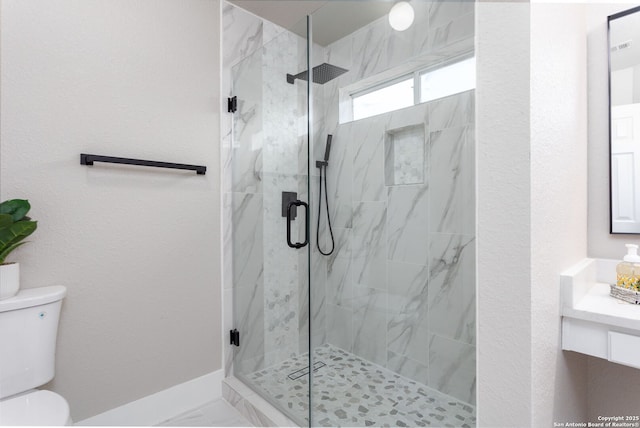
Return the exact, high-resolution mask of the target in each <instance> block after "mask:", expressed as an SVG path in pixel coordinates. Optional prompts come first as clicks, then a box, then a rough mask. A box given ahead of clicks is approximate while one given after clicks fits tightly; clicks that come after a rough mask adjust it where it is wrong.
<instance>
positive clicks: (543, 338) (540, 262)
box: [531, 3, 587, 427]
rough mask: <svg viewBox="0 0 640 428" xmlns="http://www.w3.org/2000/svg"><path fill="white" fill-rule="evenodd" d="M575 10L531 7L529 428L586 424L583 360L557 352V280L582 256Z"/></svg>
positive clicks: (583, 85) (581, 57) (583, 171)
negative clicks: (530, 383)
mask: <svg viewBox="0 0 640 428" xmlns="http://www.w3.org/2000/svg"><path fill="white" fill-rule="evenodd" d="M584 8H585V6H584V5H581V4H539V3H532V4H531V321H532V322H531V325H532V328H531V352H532V358H531V377H532V394H531V399H532V409H533V413H532V426H534V427H542V426H553V422H554V421H557V422H566V421H585V420H586V413H587V409H586V405H587V394H586V389H587V388H586V386H587V382H586V374H587V372H586V357H584V356H581V355H580V354H576V353H572V352H562V351H561V322H560V292H559V279H560V278H559V274H560V272H562V271H563V270H565V269H567V268H569V267H571V266H573V265H574V264H575V263H577V262H579V261H580V260H582V259H583V258H584V257H586V254H587V234H586V229H587V144H586V142H587V69H586V63H587V59H586V54H587V46H586V42H587V41H586V37H585V12H584Z"/></svg>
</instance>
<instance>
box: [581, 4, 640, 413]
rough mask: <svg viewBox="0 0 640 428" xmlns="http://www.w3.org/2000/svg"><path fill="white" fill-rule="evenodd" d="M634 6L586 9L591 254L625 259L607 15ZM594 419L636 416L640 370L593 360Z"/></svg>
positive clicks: (638, 239) (627, 239)
mask: <svg viewBox="0 0 640 428" xmlns="http://www.w3.org/2000/svg"><path fill="white" fill-rule="evenodd" d="M633 6H635V4H600V5H598V4H593V5H589V6H588V8H587V36H588V47H589V53H588V58H589V62H588V73H589V228H588V240H589V241H588V242H589V248H588V255H589V257H602V258H610V259H620V258H621V257H622V256H623V255H624V252H625V251H624V244H625V243H636V244H638V243H640V236H639V235H611V234H609V127H608V124H609V121H608V118H609V110H608V109H609V104H608V103H609V93H608V88H607V73H608V66H607V50H608V47H607V16H608V15H612V14H614V13H616V12H620V11H622V10H626V9H629V8H631V7H633ZM588 372H589V374H588V380H589V397H588V404H589V418H590V419H592V420H595V418H597V416H598V415H604V414H620V415H636V414H637V413H638V400H637V397H638V396H639V395H640V370H636V369H632V368H629V367H625V366H621V365H618V364H613V363H609V362H608V361H605V360H601V359H598V358H588Z"/></svg>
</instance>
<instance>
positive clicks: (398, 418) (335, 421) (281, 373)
mask: <svg viewBox="0 0 640 428" xmlns="http://www.w3.org/2000/svg"><path fill="white" fill-rule="evenodd" d="M320 362H322V363H324V365H322V364H321V363H320ZM307 364H308V362H307V356H306V355H301V356H298V357H295V358H292V359H290V360H287V361H285V362H283V363H281V364H279V365H276V366H274V367H270V368H267V369H264V370H260V371H257V372H254V373H251V374H249V375H247V376H244V377H243V380H244V381H245V382H248V383H250V384H251V386H252V388H253V389H256V390H258V391H261V392H262V394H264V395H265V396H267V397H270V398H271V400H272V401H275V402H277V403H278V404H279V407H281V408H282V409H286V411H287V414H288V416H289V417H291V418H292V419H293V420H294V421H297V422H298V424H302V425H308V411H309V410H308V409H309V406H308V388H309V387H308V375H301V374H302V373H304V372H301V371H300V370H302V369H304V368H305V366H307ZM315 366H316V367H318V368H317V370H316V371H315V374H314V396H315V404H314V415H315V416H314V417H315V420H314V424H315V425H320V426H334V427H340V426H343V427H344V426H384V427H396V426H400V427H407V426H408V427H425V426H427V427H428V426H431V427H434V426H435V427H464V428H467V427H475V426H476V415H475V408H474V407H473V406H470V405H469V404H466V403H462V402H460V401H458V400H456V399H454V398H452V397H450V396H448V395H444V394H442V393H440V392H438V391H436V390H434V389H432V388H429V387H427V386H425V385H423V384H420V383H418V382H415V381H413V380H411V379H408V378H405V377H403V376H400V375H398V374H397V373H394V372H392V371H390V370H387V369H385V368H383V367H380V366H378V365H375V364H372V363H370V362H368V361H366V360H363V359H362V358H359V357H357V356H356V355H353V354H351V353H349V352H346V351H344V350H342V349H339V348H337V347H333V346H331V345H323V346H321V347H319V348H317V349H316V353H315ZM262 394H261V395H262Z"/></svg>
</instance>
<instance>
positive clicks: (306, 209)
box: [287, 200, 309, 249]
mask: <svg viewBox="0 0 640 428" xmlns="http://www.w3.org/2000/svg"><path fill="white" fill-rule="evenodd" d="M300 206H302V207H304V242H296V243H293V242H291V221H292V220H293V212H292V210H291V208H293V207H300ZM308 243H309V205H307V203H306V202H302V201H300V200H296V201H291V202H289V205H287V245H288V246H290V247H291V248H296V249H298V248H302V247H304V246H306V245H307V244H308Z"/></svg>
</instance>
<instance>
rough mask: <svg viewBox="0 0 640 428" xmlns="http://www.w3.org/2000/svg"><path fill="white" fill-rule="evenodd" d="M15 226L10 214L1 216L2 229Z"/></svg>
mask: <svg viewBox="0 0 640 428" xmlns="http://www.w3.org/2000/svg"><path fill="white" fill-rule="evenodd" d="M12 224H13V218H11V215H9V214H0V229H4V228H5V227H9V226H11V225H12Z"/></svg>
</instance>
